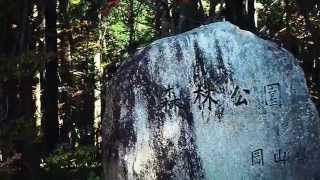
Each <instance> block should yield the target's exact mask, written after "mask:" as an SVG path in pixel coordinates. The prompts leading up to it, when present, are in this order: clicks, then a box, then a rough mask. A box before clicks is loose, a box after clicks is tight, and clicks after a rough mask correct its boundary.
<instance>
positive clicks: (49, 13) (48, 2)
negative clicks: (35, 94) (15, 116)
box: [42, 0, 59, 152]
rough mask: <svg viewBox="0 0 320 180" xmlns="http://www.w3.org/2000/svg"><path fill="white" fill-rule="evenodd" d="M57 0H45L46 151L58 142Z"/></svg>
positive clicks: (44, 120)
mask: <svg viewBox="0 0 320 180" xmlns="http://www.w3.org/2000/svg"><path fill="white" fill-rule="evenodd" d="M56 6H57V0H45V20H46V23H45V25H46V27H45V42H46V53H47V62H46V67H45V68H46V69H45V83H44V94H43V95H44V98H43V99H44V105H45V106H44V119H43V123H42V125H43V132H44V133H43V134H44V143H45V145H46V151H47V152H52V151H53V150H54V148H55V146H56V144H57V143H58V137H59V124H58V105H57V94H58V75H57V69H58V62H57V26H56V23H57V12H56Z"/></svg>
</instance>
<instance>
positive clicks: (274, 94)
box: [265, 83, 281, 106]
mask: <svg viewBox="0 0 320 180" xmlns="http://www.w3.org/2000/svg"><path fill="white" fill-rule="evenodd" d="M265 96H266V105H269V106H281V98H280V84H279V83H274V84H269V85H266V86H265Z"/></svg>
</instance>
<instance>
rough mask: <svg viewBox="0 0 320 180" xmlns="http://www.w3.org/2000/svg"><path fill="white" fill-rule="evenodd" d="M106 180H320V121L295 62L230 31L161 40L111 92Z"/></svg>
mask: <svg viewBox="0 0 320 180" xmlns="http://www.w3.org/2000/svg"><path fill="white" fill-rule="evenodd" d="M106 111H107V112H106V118H105V120H104V125H103V131H104V133H103V146H104V147H103V148H104V158H103V162H104V170H105V175H106V179H108V180H111V179H112V180H115V179H129V180H131V179H161V180H162V179H163V180H167V179H183V180H188V179H192V180H194V179H208V180H242V179H243V180H257V179H263V180H280V179H281V180H304V179H305V180H311V179H315V180H316V179H320V151H319V145H320V141H319V132H320V126H319V123H320V122H319V116H318V114H317V112H316V110H315V107H314V105H313V103H312V102H311V100H310V97H309V94H308V90H307V87H306V82H305V80H304V74H303V72H302V70H301V68H300V67H299V66H298V64H297V62H296V60H295V58H294V57H293V56H292V55H291V54H290V53H289V52H287V51H286V50H284V49H282V48H281V47H278V46H277V45H276V44H274V43H271V42H268V41H265V40H262V39H260V38H258V37H257V36H255V35H254V34H252V33H250V32H246V31H242V30H240V29H238V28H237V27H235V26H234V25H232V24H230V23H227V22H221V23H215V24H211V25H207V26H203V27H200V28H198V29H195V30H193V31H190V32H187V33H184V34H181V35H178V36H174V37H169V38H165V39H161V40H158V41H156V42H154V43H152V44H151V45H149V46H148V47H146V48H145V49H144V50H143V51H141V52H140V53H139V54H138V55H136V56H135V58H133V59H132V60H130V61H129V62H128V63H126V64H125V65H123V66H122V67H121V69H120V70H119V72H118V73H117V75H116V76H115V77H114V78H113V79H112V80H111V81H110V82H109V87H108V88H107V105H106Z"/></svg>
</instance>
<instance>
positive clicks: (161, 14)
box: [154, 0, 170, 38]
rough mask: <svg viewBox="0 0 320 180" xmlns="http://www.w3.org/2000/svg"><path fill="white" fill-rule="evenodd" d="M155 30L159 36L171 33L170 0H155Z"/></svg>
mask: <svg viewBox="0 0 320 180" xmlns="http://www.w3.org/2000/svg"><path fill="white" fill-rule="evenodd" d="M154 4H155V17H154V18H155V30H156V36H157V37H158V38H161V37H167V36H169V34H170V14H169V7H168V0H155V1H154Z"/></svg>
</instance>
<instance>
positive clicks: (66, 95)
mask: <svg viewBox="0 0 320 180" xmlns="http://www.w3.org/2000/svg"><path fill="white" fill-rule="evenodd" d="M68 9H69V0H60V11H61V22H62V32H63V33H61V42H60V46H61V48H60V50H61V53H60V54H61V57H60V64H61V70H60V72H61V84H62V86H63V88H62V89H63V90H62V92H61V99H60V100H59V103H60V104H62V108H61V109H60V111H61V112H60V114H61V116H60V119H61V121H62V127H61V133H60V140H61V142H64V143H67V142H70V139H69V133H70V132H71V130H72V120H71V96H72V95H71V94H70V92H69V90H70V88H71V87H72V84H73V81H72V74H71V73H70V71H71V68H72V62H71V61H72V58H71V39H72V35H71V30H70V29H71V27H70V17H69V12H68Z"/></svg>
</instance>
